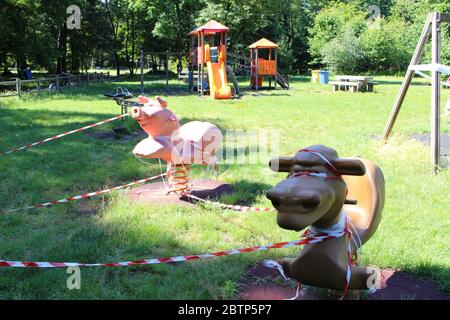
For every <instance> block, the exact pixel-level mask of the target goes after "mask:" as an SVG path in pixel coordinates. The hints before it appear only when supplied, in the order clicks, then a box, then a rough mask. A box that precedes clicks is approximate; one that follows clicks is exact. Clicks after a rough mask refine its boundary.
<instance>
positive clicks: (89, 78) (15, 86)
mask: <svg viewBox="0 0 450 320" xmlns="http://www.w3.org/2000/svg"><path fill="white" fill-rule="evenodd" d="M115 79H117V77H112V76H111V75H110V74H109V71H108V72H107V73H103V72H100V73H97V72H95V73H86V74H79V75H72V74H67V75H66V74H62V75H57V76H56V77H51V78H38V79H31V80H21V79H19V78H17V79H16V80H10V81H1V82H0V98H2V97H11V96H21V95H22V94H24V93H29V92H39V91H59V90H60V89H63V88H69V87H72V86H79V85H80V84H82V83H94V82H100V81H112V80H115ZM33 84H34V85H33ZM30 85H31V88H30ZM5 87H6V88H5Z"/></svg>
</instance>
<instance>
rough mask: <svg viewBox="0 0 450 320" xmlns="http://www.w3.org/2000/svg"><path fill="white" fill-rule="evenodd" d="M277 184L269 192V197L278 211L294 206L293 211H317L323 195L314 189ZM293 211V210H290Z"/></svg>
mask: <svg viewBox="0 0 450 320" xmlns="http://www.w3.org/2000/svg"><path fill="white" fill-rule="evenodd" d="M285 190H286V189H285V188H283V186H279V185H278V186H276V187H275V188H273V189H271V190H269V191H268V192H267V198H268V199H269V200H270V201H272V204H273V206H274V207H275V208H276V209H277V210H278V211H286V210H289V208H292V209H293V210H292V211H293V212H298V213H308V212H312V211H315V210H316V209H317V208H319V207H320V205H321V203H322V199H323V197H322V195H321V194H320V193H319V192H317V191H314V190H289V191H288V192H285ZM289 211H291V210H289Z"/></svg>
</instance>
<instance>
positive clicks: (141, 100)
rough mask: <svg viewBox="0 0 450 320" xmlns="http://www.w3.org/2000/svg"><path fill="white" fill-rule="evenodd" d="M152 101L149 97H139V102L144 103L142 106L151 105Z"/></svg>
mask: <svg viewBox="0 0 450 320" xmlns="http://www.w3.org/2000/svg"><path fill="white" fill-rule="evenodd" d="M151 101H152V99H150V98H148V97H144V96H139V97H138V102H139V103H142V104H146V103H149V102H151Z"/></svg>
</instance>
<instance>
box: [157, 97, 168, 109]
mask: <svg viewBox="0 0 450 320" xmlns="http://www.w3.org/2000/svg"><path fill="white" fill-rule="evenodd" d="M156 102H157V104H159V106H160V107H161V108H167V106H168V105H169V103H168V102H167V101H166V100H164V99H162V98H161V97H160V96H157V97H156Z"/></svg>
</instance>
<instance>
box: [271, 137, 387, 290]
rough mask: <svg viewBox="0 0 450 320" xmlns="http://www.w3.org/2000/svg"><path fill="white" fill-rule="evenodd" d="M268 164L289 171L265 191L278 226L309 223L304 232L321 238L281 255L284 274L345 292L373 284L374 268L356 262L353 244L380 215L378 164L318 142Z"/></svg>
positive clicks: (362, 239) (297, 226)
mask: <svg viewBox="0 0 450 320" xmlns="http://www.w3.org/2000/svg"><path fill="white" fill-rule="evenodd" d="M270 166H271V169H272V170H274V171H276V172H287V173H288V177H287V178H286V179H285V180H283V181H282V182H280V183H279V184H277V185H276V186H275V187H274V188H273V189H271V190H269V191H268V193H267V198H269V199H270V200H271V201H272V204H273V206H274V207H275V208H276V209H277V211H278V213H277V223H278V225H279V226H280V227H281V228H284V229H288V230H295V231H301V230H303V229H304V228H307V227H309V229H308V231H306V232H305V234H304V236H305V237H307V238H314V239H319V240H317V241H312V242H311V243H308V244H306V245H305V246H304V247H303V249H302V251H301V252H300V253H299V255H298V256H297V257H296V258H287V259H284V260H283V262H282V268H283V271H284V273H285V274H286V275H287V276H288V277H291V278H294V279H296V280H297V281H298V282H299V283H301V284H306V285H309V286H314V287H321V288H326V289H334V290H342V289H344V293H346V292H347V290H349V289H351V290H367V289H371V288H370V283H369V282H370V281H369V280H370V278H373V277H374V273H375V269H372V268H369V267H364V266H358V265H355V263H354V262H355V256H356V252H357V249H358V248H360V247H361V246H362V245H363V244H364V243H365V242H366V241H368V240H369V239H370V238H371V237H372V236H373V234H374V233H375V231H376V230H377V227H378V225H379V223H380V220H381V211H382V210H383V205H384V178H383V174H382V172H381V170H380V168H378V167H377V166H376V165H375V164H374V163H373V162H372V161H369V160H364V159H359V158H349V159H343V158H339V156H338V154H337V152H336V151H335V150H334V149H331V148H328V147H325V146H322V145H313V146H310V147H307V148H305V149H302V150H300V151H298V152H297V153H296V154H295V156H293V157H279V158H274V159H272V160H271V162H270ZM336 235H337V236H336ZM327 237H328V238H327ZM325 238H326V240H322V241H321V240H320V239H325Z"/></svg>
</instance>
